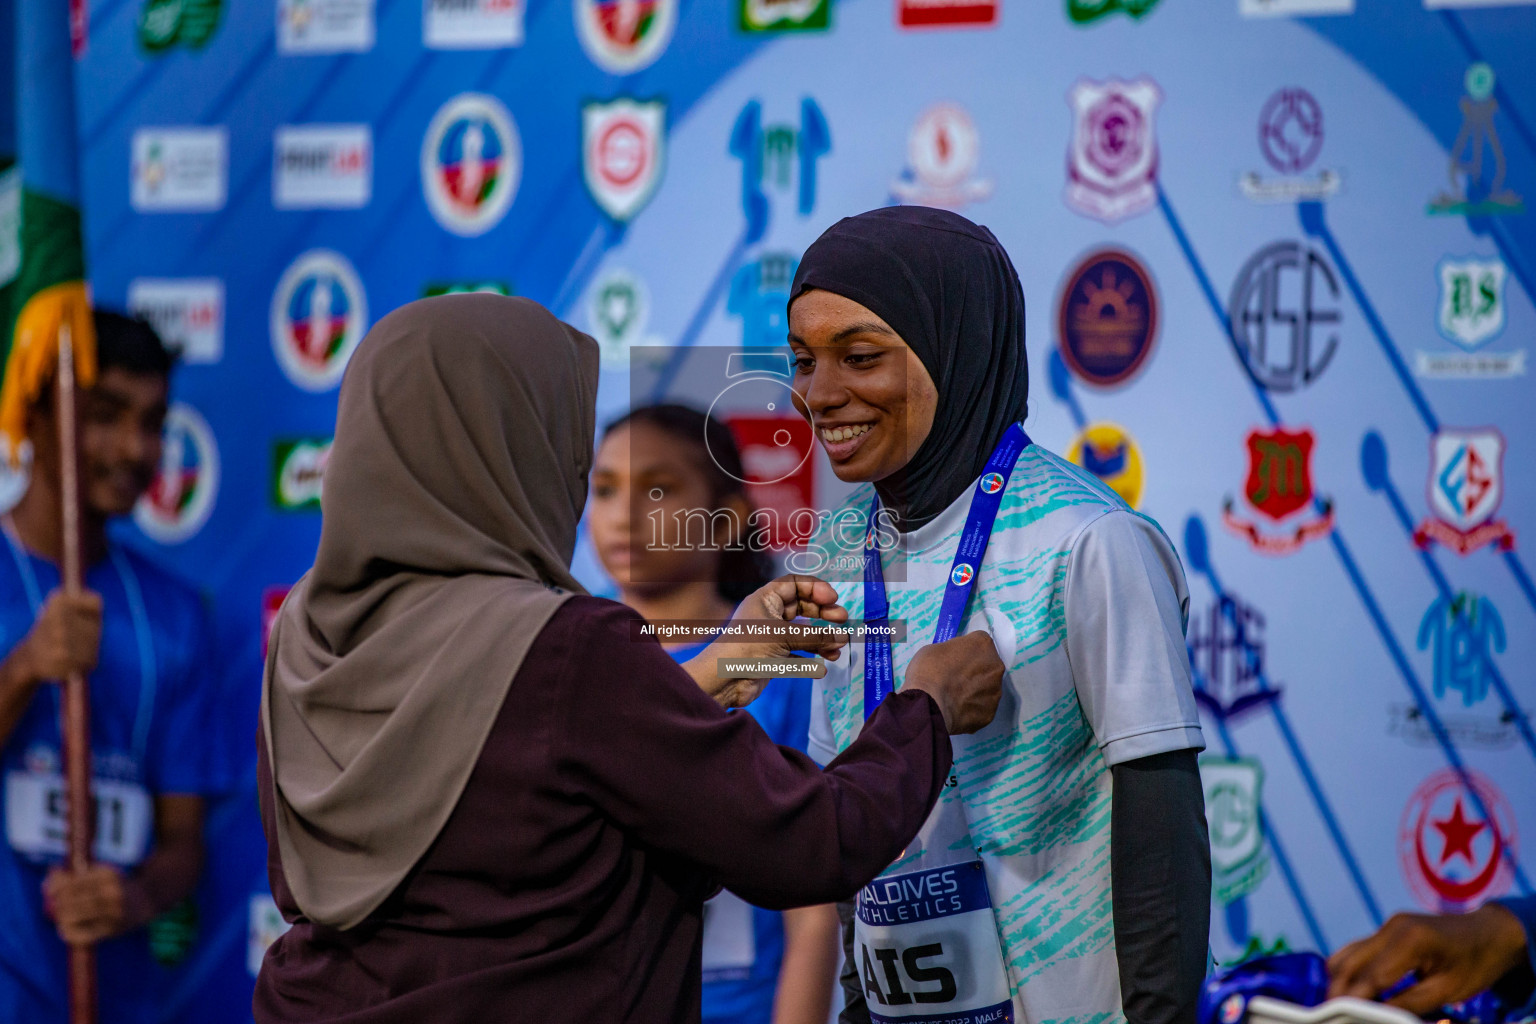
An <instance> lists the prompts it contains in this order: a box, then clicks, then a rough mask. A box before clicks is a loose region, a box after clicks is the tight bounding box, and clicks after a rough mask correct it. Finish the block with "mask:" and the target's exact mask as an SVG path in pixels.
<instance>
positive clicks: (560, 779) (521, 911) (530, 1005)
mask: <svg viewBox="0 0 1536 1024" xmlns="http://www.w3.org/2000/svg"><path fill="white" fill-rule="evenodd" d="M636 619H637V616H636V615H635V613H634V612H633V611H631V610H629V609H628V608H626V607H624V606H623V605H619V604H615V603H614V602H611V601H605V600H601V599H598V598H590V597H576V598H572V599H571V600H569V601H567V602H566V603H565V604H564V605H562V606H561V608H560V610H559V611H558V612H557V613H556V614H555V616H554V617H553V618H552V619H551V620H550V621H549V623H548V624H547V625H546V626H545V627H544V630H543V631H542V632H541V633H540V634H539V637H538V639H537V640H536V641H535V642H534V645H533V647H532V649H531V650H530V651H529V654H528V657H527V659H526V660H525V661H524V663H523V666H522V668H521V669H520V670H519V671H518V673H517V675H516V677H515V678H514V679H513V681H512V685H511V688H510V689H509V690H508V692H507V697H506V701H505V703H504V704H503V705H502V708H501V711H500V713H499V714H498V716H497V718H496V722H495V724H494V726H493V727H492V729H491V734H490V738H489V739H488V740H487V742H486V745H485V748H484V751H483V752H482V753H481V755H480V760H479V762H478V764H477V765H476V767H475V769H474V772H473V774H472V775H471V776H470V780H469V783H468V785H467V786H466V787H465V789H464V792H463V794H462V795H461V796H460V797H459V801H458V804H457V806H456V807H455V809H454V811H453V814H452V815H451V816H450V817H449V819H448V823H447V824H446V825H445V826H444V828H443V831H442V833H441V834H440V835H439V836H438V838H437V840H436V842H435V843H434V844H433V845H432V847H431V848H430V849H429V850H428V851H427V853H426V854H425V855H424V856H423V857H422V860H421V862H420V863H419V864H418V865H417V866H416V867H415V869H414V870H413V871H412V872H411V874H410V875H408V876H407V877H406V879H405V881H404V882H402V883H401V885H400V886H399V888H398V889H396V890H395V892H394V893H393V894H392V895H391V896H390V897H389V898H388V899H387V900H386V901H385V903H384V904H383V905H382V906H380V907H379V908H378V909H377V910H376V911H375V912H374V913H373V914H372V915H370V916H369V918H368V919H367V920H366V921H364V922H363V923H362V924H360V925H358V926H357V927H355V928H352V929H349V930H347V931H338V930H336V929H334V928H329V927H325V926H322V925H317V924H314V923H311V922H309V921H307V920H306V919H305V918H304V916H303V914H302V913H301V912H300V910H299V908H298V906H297V905H296V904H295V903H294V900H293V896H292V894H291V893H290V892H289V889H288V886H287V884H286V882H285V880H284V877H283V868H282V863H281V860H280V857H279V854H278V848H277V844H276V842H275V841H273V840H272V836H273V834H274V833H273V816H272V804H271V796H270V793H269V790H270V788H271V777H272V776H271V766H270V764H268V762H267V757H266V744H265V743H259V750H260V757H259V764H258V775H259V787H260V792H261V812H262V821H263V823H264V825H265V827H266V831H267V836H268V858H269V860H268V873H269V875H270V878H271V882H272V892H273V895H274V896H275V898H276V900H277V904H278V906H279V907H280V908H281V909H282V912H283V915H284V917H286V918H287V920H288V921H289V922H291V923H292V925H293V927H292V929H291V930H290V931H289V932H288V933H287V934H285V935H284V936H283V937H282V938H280V939H279V940H278V941H277V942H276V943H275V944H273V946H272V947H271V948H270V949H269V950H268V951H267V956H266V960H265V961H264V962H263V964H262V968H261V974H260V977H259V978H258V979H257V982H256V997H255V1017H256V1021H257V1022H258V1024H279V1022H282V1024H300V1022H302V1024H310V1022H322V1021H324V1022H329V1024H426V1022H431V1024H486V1022H497V1024H501V1022H522V1021H527V1022H537V1024H560V1022H567V1021H569V1022H578V1021H579V1022H583V1024H600V1022H606V1021H625V1022H635V1024H687V1022H691V1021H697V1020H698V1019H699V993H700V934H701V931H702V925H703V902H704V900H705V898H706V897H708V896H709V895H711V894H712V893H713V892H714V890H715V887H716V886H718V885H724V886H726V887H727V888H729V889H731V890H732V891H734V892H736V893H737V894H738V895H740V896H742V897H744V898H745V899H747V900H750V901H751V902H754V903H757V904H759V905H761V906H764V907H768V908H772V909H778V908H785V907H791V906H800V905H805V904H811V903H824V902H831V901H834V900H842V899H848V898H850V897H852V896H853V894H854V893H855V892H856V891H857V890H858V889H859V888H861V887H862V886H863V885H865V884H866V883H867V882H869V881H870V880H871V879H872V878H873V877H874V876H875V875H876V874H877V873H878V872H879V871H880V870H881V869H882V868H883V867H884V866H885V865H887V864H889V863H890V862H891V861H893V860H895V859H896V857H897V856H899V854H900V852H901V850H902V848H903V847H904V846H905V845H906V844H907V843H908V842H910V841H911V839H912V837H913V836H914V835H916V833H917V830H918V828H919V826H920V825H921V824H922V822H923V820H924V819H925V818H926V817H927V815H928V812H929V810H930V809H931V808H932V806H933V803H934V801H935V800H936V799H937V798H938V795H939V792H940V788H941V786H942V785H943V782H944V779H945V778H946V777H947V776H948V774H949V768H950V745H949V737H948V736H947V735H946V733H945V730H944V721H943V718H942V716H941V715H940V713H939V710H938V707H937V705H936V704H934V702H933V700H932V699H931V698H930V697H928V696H927V695H926V694H923V693H918V692H914V693H898V694H896V695H894V696H892V697H891V698H889V699H888V700H886V701H885V703H884V704H883V705H882V706H881V708H880V709H879V711H878V712H876V714H875V715H874V716H873V717H872V718H870V720H869V721H868V722H867V723H866V724H865V728H864V731H863V734H862V735H861V736H860V738H859V739H858V740H857V741H856V742H855V743H853V744H852V745H851V746H850V747H849V748H848V750H847V751H846V752H845V753H844V754H843V755H842V756H841V757H839V758H838V759H837V760H836V761H834V762H832V763H831V764H830V765H828V766H827V768H826V770H825V771H822V770H821V769H819V768H818V767H817V766H816V765H815V763H814V762H812V761H811V760H810V759H809V758H807V757H806V756H805V755H803V754H801V753H799V752H797V751H794V750H791V749H788V748H783V747H778V746H775V745H774V744H773V743H772V742H771V741H770V740H769V739H768V737H767V735H766V734H765V733H764V732H763V730H762V728H761V727H760V726H759V725H758V724H757V722H756V721H755V720H754V719H753V718H752V716H750V715H746V714H729V713H726V712H724V711H722V710H721V709H720V708H719V707H718V706H717V705H716V704H715V703H714V701H712V700H711V699H710V698H709V697H707V696H705V695H704V693H703V692H702V691H700V690H699V688H698V686H697V685H696V684H695V683H694V681H693V680H692V678H691V677H689V676H688V674H687V673H686V672H684V671H683V670H682V669H681V668H680V667H679V666H678V665H677V664H675V663H674V662H673V661H672V659H671V657H670V656H669V655H668V654H667V653H666V652H665V651H664V650H662V648H661V647H660V646H658V645H657V644H656V643H654V642H651V641H637V640H634V639H632V636H631V626H632V624H633V622H634V621H636ZM770 685H771V684H770ZM421 756H422V757H430V756H432V752H431V751H422V752H421Z"/></svg>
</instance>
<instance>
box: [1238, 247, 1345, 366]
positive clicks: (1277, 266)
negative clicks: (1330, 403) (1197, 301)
mask: <svg viewBox="0 0 1536 1024" xmlns="http://www.w3.org/2000/svg"><path fill="white" fill-rule="evenodd" d="M1338 298H1339V280H1338V276H1337V275H1336V274H1335V273H1334V270H1333V265H1332V264H1331V263H1329V262H1328V258H1327V257H1326V256H1325V255H1324V254H1323V253H1322V251H1321V250H1319V249H1314V248H1313V247H1311V246H1310V245H1304V244H1302V243H1300V242H1274V243H1271V244H1270V245H1266V246H1265V247H1264V248H1262V249H1260V250H1259V251H1258V252H1256V253H1254V254H1253V255H1252V256H1251V257H1249V259H1248V262H1247V263H1245V264H1243V268H1242V269H1241V270H1240V271H1238V274H1237V278H1236V279H1235V280H1234V281H1233V282H1232V294H1231V296H1230V297H1229V298H1228V301H1227V316H1228V318H1229V319H1230V321H1231V324H1232V340H1233V341H1235V342H1236V343H1237V349H1238V354H1239V355H1240V356H1241V357H1242V360H1243V365H1244V366H1245V367H1247V369H1248V372H1249V373H1250V374H1251V375H1252V376H1253V379H1254V380H1255V381H1256V382H1257V383H1258V384H1259V385H1261V386H1262V387H1264V388H1265V389H1266V390H1269V391H1275V392H1279V393H1282V394H1283V393H1288V392H1292V391H1300V390H1301V389H1303V388H1306V387H1310V386H1311V385H1312V384H1313V383H1314V382H1315V381H1316V380H1317V379H1318V378H1319V377H1321V376H1322V374H1323V371H1324V370H1326V369H1327V368H1328V364H1329V362H1331V361H1332V359H1333V357H1334V354H1335V353H1336V352H1337V351H1338V348H1339V331H1338V327H1339V318H1340V312H1339V308H1338V305H1337V302H1338Z"/></svg>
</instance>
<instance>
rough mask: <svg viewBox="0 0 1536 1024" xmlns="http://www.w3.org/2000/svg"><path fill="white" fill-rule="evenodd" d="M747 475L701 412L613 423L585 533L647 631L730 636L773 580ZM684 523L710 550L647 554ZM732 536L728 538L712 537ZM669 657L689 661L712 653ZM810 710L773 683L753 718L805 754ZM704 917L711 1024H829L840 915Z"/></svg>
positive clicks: (677, 651)
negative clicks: (717, 627)
mask: <svg viewBox="0 0 1536 1024" xmlns="http://www.w3.org/2000/svg"><path fill="white" fill-rule="evenodd" d="M745 476H746V473H745V471H744V470H743V467H742V461H741V455H740V452H739V451H738V449H737V447H736V442H735V440H734V439H733V438H732V437H731V432H730V430H729V429H727V428H726V427H725V426H724V424H722V423H720V422H719V421H718V420H715V419H713V418H711V417H709V416H706V415H705V414H704V413H701V412H699V411H698V410H696V409H691V408H688V407H687V406H681V405H652V406H644V407H641V408H638V409H635V410H633V411H631V412H630V413H628V414H627V415H625V416H624V417H622V418H621V419H619V420H617V421H615V422H614V423H612V424H610V425H609V426H608V428H607V430H606V431H605V432H604V434H603V439H602V442H601V443H600V444H599V446H598V450H597V458H596V461H595V462H594V464H593V471H592V491H591V497H590V499H589V503H588V506H587V521H588V524H589V527H590V529H591V535H592V544H593V547H594V548H595V549H596V552H597V556H598V559H599V560H600V561H601V562H602V565H603V568H604V570H605V571H607V573H608V574H609V575H610V576H611V577H612V578H613V580H614V582H615V583H617V584H618V588H619V594H618V597H619V600H621V601H623V602H624V603H625V604H627V605H629V606H630V607H631V608H633V609H635V611H637V612H639V613H640V614H641V615H642V616H644V617H645V618H646V620H647V621H651V622H659V621H667V620H679V619H684V620H708V621H712V622H721V623H723V622H725V621H726V620H727V619H729V618H730V617H731V613H732V611H733V610H734V609H735V607H736V605H737V603H738V602H740V601H741V600H742V599H743V598H745V597H746V596H747V595H748V594H750V593H752V592H753V591H755V590H756V589H757V588H758V587H760V586H762V585H763V584H764V583H766V582H767V581H768V580H769V579H771V578H772V577H773V575H774V572H773V565H772V563H771V561H770V559H769V556H768V554H767V552H766V550H764V547H765V546H764V544H763V543H762V528H761V526H755V527H754V526H749V525H748V519H749V517H750V516H751V513H752V506H751V503H750V502H749V500H748V498H747V494H746V487H745V485H744V484H743V483H742V480H743V478H745ZM690 511H691V512H696V513H702V515H695V517H694V526H693V529H694V530H699V529H700V527H702V524H703V523H704V522H705V521H706V517H707V522H708V524H709V526H708V527H707V528H705V529H708V530H709V531H710V532H711V534H712V536H711V537H710V538H709V539H710V541H711V542H710V543H705V544H698V545H697V546H696V547H695V548H694V549H692V550H687V549H683V546H682V545H680V544H674V545H669V546H662V545H657V544H653V543H648V541H649V539H650V538H649V532H650V530H651V528H652V526H651V524H652V523H653V522H654V521H655V519H656V517H658V516H659V517H661V520H662V521H663V522H665V523H676V522H677V521H678V520H677V519H676V518H675V517H676V516H681V515H686V513H688V512H690ZM725 523H730V524H732V525H731V526H730V527H729V528H728V532H729V534H730V535H731V538H728V537H727V536H726V533H727V529H717V527H722V526H723V524H725ZM668 536H669V537H670V536H671V533H670V532H669V534H668ZM693 536H694V537H697V538H699V539H702V538H703V533H702V532H699V533H694V534H693ZM730 539H734V540H736V541H741V540H745V541H746V543H729V540H730ZM664 646H665V647H666V648H667V650H668V652H669V653H670V654H671V655H672V656H673V657H674V658H676V659H677V660H679V661H686V660H687V659H689V658H692V657H694V656H695V655H697V654H698V653H699V652H700V651H701V650H702V649H703V648H704V646H705V645H704V644H703V643H698V642H694V643H668V644H664ZM810 708H811V681H810V680H809V679H776V680H774V681H773V682H772V683H770V684H769V685H768V686H767V687H766V688H765V689H764V690H763V693H762V695H761V696H760V697H758V698H757V700H756V701H754V702H753V703H752V704H751V705H749V706H748V707H747V708H746V712H747V713H748V714H751V715H752V716H753V717H754V718H755V719H757V721H758V723H759V724H760V725H762V727H763V730H764V731H765V732H767V734H768V735H769V737H771V738H772V739H773V741H774V742H775V743H778V744H780V745H781V746H788V747H793V748H795V749H796V750H799V751H802V752H803V751H804V750H805V749H806V743H807V733H808V730H809V726H810ZM704 912H705V917H704V1021H705V1024H713V1022H720V1024H724V1022H732V1024H825V1021H826V1020H827V1015H828V1013H829V1012H830V1005H831V999H832V988H833V984H834V981H835V975H836V970H837V946H838V921H837V913H836V911H835V909H834V908H832V907H830V906H816V907H802V908H800V909H797V910H790V911H786V912H784V913H778V912H776V911H769V910H762V909H760V908H757V907H752V906H749V905H748V904H746V903H745V902H743V901H742V900H741V899H740V898H739V897H737V896H735V895H734V894H732V893H730V892H727V891H722V892H721V893H720V894H719V895H718V896H716V897H715V898H714V899H713V900H711V901H710V902H709V903H707V904H705V908H704Z"/></svg>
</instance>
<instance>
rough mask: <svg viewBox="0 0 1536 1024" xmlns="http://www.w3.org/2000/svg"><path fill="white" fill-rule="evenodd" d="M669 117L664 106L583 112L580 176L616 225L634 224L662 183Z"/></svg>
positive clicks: (619, 103)
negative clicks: (632, 220) (638, 214)
mask: <svg viewBox="0 0 1536 1024" xmlns="http://www.w3.org/2000/svg"><path fill="white" fill-rule="evenodd" d="M666 117H667V107H666V104H665V103H663V102H662V101H661V100H648V101H645V102H641V101H637V100H632V99H617V100H613V101H612V102H610V103H588V104H587V105H586V106H584V107H582V109H581V129H582V131H581V134H582V147H581V151H582V173H583V174H584V176H585V177H586V180H587V190H588V191H590V192H591V193H592V198H593V199H594V200H596V201H597V205H598V206H600V207H602V208H603V212H605V213H606V214H608V216H610V217H612V218H613V219H614V220H620V221H627V220H630V219H632V218H633V217H634V216H635V214H637V213H639V212H640V210H641V208H642V207H644V206H645V204H646V203H648V202H650V199H651V196H652V195H654V194H655V192H656V186H657V185H659V184H660V183H661V170H662V162H663V158H664V154H665V149H666Z"/></svg>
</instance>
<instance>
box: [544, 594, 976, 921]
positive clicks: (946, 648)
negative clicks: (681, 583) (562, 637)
mask: <svg viewBox="0 0 1536 1024" xmlns="http://www.w3.org/2000/svg"><path fill="white" fill-rule="evenodd" d="M780 582H782V581H780ZM770 586H774V584H770ZM637 619H638V617H637V616H635V614H634V613H633V612H630V611H628V610H627V609H618V608H616V609H615V610H614V611H613V612H611V613H610V614H609V615H607V616H606V617H605V618H604V619H602V620H599V621H598V622H595V623H594V626H593V628H592V629H591V630H590V631H589V633H588V636H587V637H586V640H585V642H584V644H583V650H582V651H580V652H576V651H572V652H570V657H569V659H568V662H567V671H566V680H565V684H564V685H565V687H566V690H565V692H566V694H567V695H568V699H567V700H566V701H565V702H564V719H565V721H564V725H563V728H562V730H561V733H560V735H561V736H562V737H563V739H564V744H563V746H562V748H561V749H560V750H559V752H558V754H557V757H558V760H559V764H560V767H561V768H562V770H563V771H564V772H565V773H566V774H567V776H568V777H569V778H571V779H572V780H573V781H574V782H575V783H576V784H577V785H578V786H580V788H581V789H582V790H583V791H584V792H586V793H588V794H589V795H590V797H591V799H593V800H594V802H595V803H596V804H597V806H599V807H600V808H601V809H602V810H603V811H604V812H605V813H607V814H608V815H609V816H610V817H611V818H613V819H614V820H615V821H616V822H617V823H618V824H619V825H621V826H622V827H624V828H626V829H629V830H630V831H631V833H632V834H633V835H634V836H635V837H636V839H638V840H639V841H640V842H642V843H644V844H646V845H648V846H651V847H654V848H656V849H659V850H666V851H670V852H673V853H676V854H678V855H680V856H683V857H686V858H688V859H689V860H691V861H693V862H694V863H697V864H699V865H700V866H702V867H703V868H704V869H705V870H707V871H708V872H709V873H710V874H711V875H712V876H713V877H714V878H715V879H716V880H718V881H719V882H720V883H721V884H723V885H724V886H725V887H727V888H729V889H730V890H731V891H733V892H735V893H736V894H737V895H739V896H741V897H742V898H743V899H745V900H747V901H749V902H751V903H755V904H757V905H758V906H761V907H766V908H768V909H783V908H786V907H794V906H804V905H807V904H812V903H828V902H832V901H833V900H836V899H845V898H848V897H850V896H852V895H853V894H854V893H855V892H857V891H858V889H859V888H860V887H861V886H863V885H865V884H866V883H867V882H868V881H869V880H870V879H871V878H873V877H874V875H875V874H876V873H878V872H879V871H880V869H881V868H883V867H884V866H885V865H886V864H887V863H889V862H890V861H891V860H892V859H894V858H895V857H896V856H897V854H899V853H900V851H901V849H902V847H904V846H905V845H906V844H907V843H908V842H909V841H910V840H911V838H912V837H913V836H914V835H915V834H916V833H917V830H918V828H919V827H920V826H921V824H922V822H923V819H924V818H925V817H926V816H927V813H928V810H929V808H930V807H931V806H932V805H933V803H934V801H935V800H937V798H938V795H939V792H940V789H941V787H942V786H943V782H944V779H945V777H946V776H947V774H948V772H949V767H950V757H951V755H950V745H949V736H948V733H949V732H952V731H953V732H960V731H972V730H975V729H979V728H981V727H982V726H983V725H985V724H986V723H987V722H989V721H991V719H992V716H993V714H995V712H996V707H997V701H998V698H999V696H1000V692H1001V691H1000V680H1001V675H1002V665H1001V663H1000V662H999V661H998V659H997V654H996V650H995V649H994V648H993V646H992V642H991V639H990V638H989V637H987V636H986V635H985V634H979V635H978V634H972V635H970V636H966V637H960V638H958V639H956V640H952V641H950V642H949V643H948V644H944V645H933V646H931V647H929V648H927V649H925V650H924V651H922V652H919V654H918V655H917V657H916V658H914V660H913V667H912V668H911V669H909V671H908V678H909V680H911V682H909V683H908V686H907V690H908V691H910V692H904V693H901V694H897V695H895V696H893V697H891V698H890V699H888V700H887V701H886V702H885V704H883V705H882V706H881V708H880V709H879V710H878V711H876V713H875V714H874V715H873V716H872V717H871V718H870V719H869V721H868V723H866V726H865V728H864V731H863V733H862V735H861V736H860V737H859V739H858V740H856V741H855V742H854V743H853V744H852V745H850V746H849V748H848V749H847V750H846V751H845V752H844V753H843V754H842V756H840V757H838V758H837V759H836V760H835V761H833V762H832V764H830V765H828V767H827V769H826V771H825V772H823V771H822V770H821V769H819V768H818V767H817V766H816V764H815V762H813V761H812V760H811V759H810V758H809V757H807V756H805V755H804V754H801V753H799V752H797V751H793V750H786V749H781V748H779V747H778V746H776V745H774V743H773V742H772V741H771V740H769V738H768V736H767V734H766V733H764V732H763V730H762V727H761V726H760V725H758V723H757V722H756V721H755V720H753V719H752V717H751V716H750V715H731V714H726V713H725V712H723V711H722V710H721V709H720V707H719V706H718V705H716V704H715V703H714V702H713V701H712V700H711V699H710V697H709V696H707V695H706V694H705V693H704V692H703V691H702V690H701V689H700V687H699V686H698V685H697V684H696V683H695V682H694V681H693V679H692V678H691V677H690V676H689V675H688V673H686V672H685V671H683V670H682V669H680V668H679V667H678V666H677V665H676V664H675V663H674V662H673V661H672V659H671V658H670V657H668V655H667V653H666V652H665V651H664V650H662V649H661V647H660V646H659V645H657V644H655V643H654V642H635V641H632V640H631V639H630V631H631V627H632V621H633V620H637ZM594 664H596V665H605V666H612V667H611V668H610V669H609V670H608V671H603V672H596V671H593V670H592V668H591V666H592V665H594ZM615 679H621V680H622V681H623V683H624V686H625V689H626V693H625V696H624V699H615V693H614V681H615Z"/></svg>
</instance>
